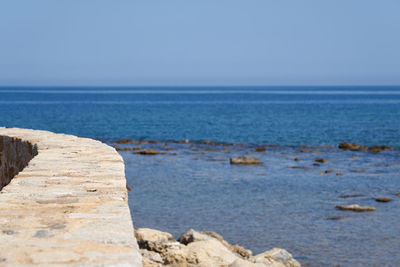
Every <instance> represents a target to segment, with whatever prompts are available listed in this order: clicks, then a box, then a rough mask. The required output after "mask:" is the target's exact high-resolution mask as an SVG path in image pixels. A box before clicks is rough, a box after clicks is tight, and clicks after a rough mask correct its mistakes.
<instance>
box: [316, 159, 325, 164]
mask: <svg viewBox="0 0 400 267" xmlns="http://www.w3.org/2000/svg"><path fill="white" fill-rule="evenodd" d="M314 161H315V162H319V163H325V162H326V159H323V158H316V159H315V160H314Z"/></svg>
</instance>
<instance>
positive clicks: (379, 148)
mask: <svg viewBox="0 0 400 267" xmlns="http://www.w3.org/2000/svg"><path fill="white" fill-rule="evenodd" d="M392 149H393V147H391V146H371V147H370V148H369V152H372V153H378V152H381V151H382V150H392Z"/></svg>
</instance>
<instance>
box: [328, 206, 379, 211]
mask: <svg viewBox="0 0 400 267" xmlns="http://www.w3.org/2000/svg"><path fill="white" fill-rule="evenodd" d="M336 208H337V209H339V210H350V211H357V212H362V211H375V210H376V208H375V207H371V206H360V205H357V204H352V205H347V206H336Z"/></svg>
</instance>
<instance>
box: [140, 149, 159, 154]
mask: <svg viewBox="0 0 400 267" xmlns="http://www.w3.org/2000/svg"><path fill="white" fill-rule="evenodd" d="M134 153H135V154H140V155H158V154H160V152H158V151H155V150H153V149H142V150H140V151H138V152H134Z"/></svg>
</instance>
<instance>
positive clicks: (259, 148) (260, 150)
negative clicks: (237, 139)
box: [254, 147, 266, 152]
mask: <svg viewBox="0 0 400 267" xmlns="http://www.w3.org/2000/svg"><path fill="white" fill-rule="evenodd" d="M265 150H266V149H265V147H256V148H255V149H254V152H265Z"/></svg>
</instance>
